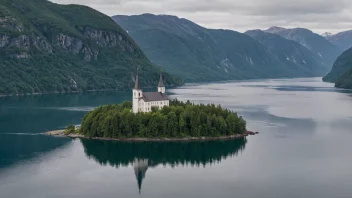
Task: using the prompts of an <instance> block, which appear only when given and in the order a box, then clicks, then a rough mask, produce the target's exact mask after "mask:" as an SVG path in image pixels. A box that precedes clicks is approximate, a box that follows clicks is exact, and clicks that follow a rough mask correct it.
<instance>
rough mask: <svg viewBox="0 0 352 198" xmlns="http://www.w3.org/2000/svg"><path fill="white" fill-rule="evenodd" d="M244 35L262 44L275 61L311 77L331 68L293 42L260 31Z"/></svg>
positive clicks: (323, 73)
mask: <svg viewBox="0 0 352 198" xmlns="http://www.w3.org/2000/svg"><path fill="white" fill-rule="evenodd" d="M246 34H248V35H249V36H251V37H253V38H254V39H256V40H257V41H259V42H260V43H262V44H263V45H264V46H265V47H266V48H267V49H268V50H269V51H270V53H271V54H272V55H273V56H275V58H276V59H277V60H279V61H280V62H282V63H284V64H285V65H288V66H290V67H291V68H293V69H296V70H297V71H305V72H306V73H307V74H311V75H312V76H314V75H325V74H326V73H327V72H328V71H330V68H331V66H329V65H327V64H323V62H322V58H321V57H320V56H318V55H316V54H314V53H313V52H311V51H310V50H309V49H307V48H306V47H304V46H302V45H300V44H299V43H297V42H295V41H292V40H288V39H285V38H284V37H281V36H278V35H276V34H271V33H268V32H265V31H262V30H251V31H247V32H246Z"/></svg>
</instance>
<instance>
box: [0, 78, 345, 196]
mask: <svg viewBox="0 0 352 198" xmlns="http://www.w3.org/2000/svg"><path fill="white" fill-rule="evenodd" d="M170 91H171V92H172V94H173V95H172V97H177V98H178V99H181V100H191V101H193V102H196V103H216V104H222V105H223V106H225V107H227V108H230V109H232V110H235V111H237V112H238V113H239V114H240V115H242V116H243V117H244V118H245V119H246V120H247V122H248V129H249V130H253V131H260V135H257V136H250V137H248V138H247V139H246V140H233V141H218V142H217V141H215V142H193V143H150V142H147V143H127V142H106V141H90V140H71V139H67V138H54V137H46V136H42V135H38V134H39V133H41V132H44V131H47V130H54V129H60V128H63V127H65V126H66V125H68V124H71V123H72V124H79V123H80V121H81V118H82V116H83V115H84V114H85V113H86V112H88V111H90V110H92V109H93V108H95V107H97V106H99V105H103V104H108V103H120V102H122V101H124V100H130V97H131V96H130V93H117V92H116V93H88V94H78V95H75V94H68V95H43V96H30V97H8V98H0V197H1V198H22V197H26V198H32V197H33V198H46V197H50V198H52V197H53V198H56V197H60V198H61V197H77V198H87V197H92V198H96V197H102V198H105V197H108V198H110V197H111V198H112V197H131V198H133V197H145V198H156V197H171V198H173V197H175V198H176V197H177V198H179V197H244V198H247V197H248V198H249V197H260V198H282V197H285V198H297V197H307V198H331V197H334V198H350V197H352V188H351V187H352V170H351V167H352V154H351V152H352V91H346V90H340V89H335V88H333V85H332V84H328V83H323V82H321V80H320V79H318V78H308V79H282V80H262V81H241V82H228V83H213V84H190V85H187V86H184V87H181V88H178V89H173V90H170Z"/></svg>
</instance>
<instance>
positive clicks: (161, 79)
mask: <svg viewBox="0 0 352 198" xmlns="http://www.w3.org/2000/svg"><path fill="white" fill-rule="evenodd" d="M158 92H159V93H165V85H164V82H163V74H162V73H161V72H160V79H159V84H158Z"/></svg>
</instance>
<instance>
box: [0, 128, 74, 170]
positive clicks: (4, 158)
mask: <svg viewBox="0 0 352 198" xmlns="http://www.w3.org/2000/svg"><path fill="white" fill-rule="evenodd" d="M70 141H71V140H70V139H68V138H54V137H49V136H43V135H35V134H31V135H23V134H20V135H16V134H0V171H1V169H2V168H6V167H10V166H13V165H14V164H17V163H20V162H24V161H27V160H29V159H31V158H33V157H36V156H38V155H40V154H43V153H47V152H49V151H52V150H53V149H55V148H58V147H61V146H64V145H66V144H67V143H68V142H70Z"/></svg>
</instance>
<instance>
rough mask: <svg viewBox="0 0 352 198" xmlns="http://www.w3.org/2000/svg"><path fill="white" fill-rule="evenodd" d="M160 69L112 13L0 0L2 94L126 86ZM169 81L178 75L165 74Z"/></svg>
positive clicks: (151, 79)
mask: <svg viewBox="0 0 352 198" xmlns="http://www.w3.org/2000/svg"><path fill="white" fill-rule="evenodd" d="M137 66H139V67H141V69H140V70H141V75H140V76H141V79H140V81H141V84H142V85H147V84H148V85H151V84H155V85H157V82H158V78H159V75H158V73H159V71H160V69H158V68H157V67H156V66H154V65H153V64H152V63H151V62H150V61H149V60H148V59H147V57H146V56H145V55H144V53H143V52H142V50H141V49H140V48H139V47H138V45H137V44H136V43H135V42H134V41H133V40H132V39H131V38H130V37H129V36H128V34H127V33H126V32H125V31H124V30H123V29H122V28H121V27H119V26H118V25H117V24H116V23H115V22H114V21H113V20H112V19H111V18H110V17H108V16H105V15H104V14H102V13H100V12H98V11H95V10H93V9H91V8H89V7H85V6H79V5H58V4H54V3H51V2H49V1H46V0H30V1H28V0H2V1H0V70H1V72H0V95H8V94H22V93H23V94H25V93H51V92H71V91H85V90H104V89H126V88H130V87H132V86H133V76H134V75H133V73H135V70H136V67H137ZM165 76H166V78H167V79H166V82H167V84H169V85H171V84H181V83H182V81H181V80H179V79H177V78H174V77H172V76H171V75H169V74H165Z"/></svg>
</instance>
